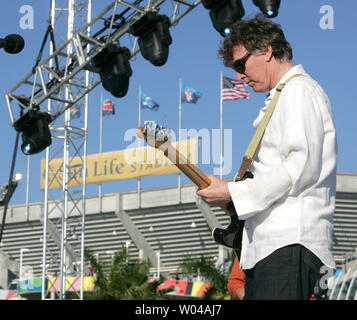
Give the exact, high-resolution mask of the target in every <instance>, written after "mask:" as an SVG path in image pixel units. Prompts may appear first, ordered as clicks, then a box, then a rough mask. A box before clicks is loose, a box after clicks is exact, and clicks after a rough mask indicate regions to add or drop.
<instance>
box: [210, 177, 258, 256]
mask: <svg viewBox="0 0 357 320" xmlns="http://www.w3.org/2000/svg"><path fill="white" fill-rule="evenodd" d="M247 178H249V179H252V178H253V174H252V173H251V172H250V171H246V172H245V174H244V176H243V178H242V179H241V180H245V179H247ZM225 210H227V211H229V213H230V214H229V215H230V219H231V221H230V223H229V225H228V226H227V228H225V229H223V228H215V229H214V230H213V231H212V237H213V239H214V240H215V241H216V242H217V243H218V244H221V245H223V246H226V247H229V248H232V249H234V251H235V253H236V255H237V257H238V260H240V254H241V251H242V237H243V229H244V220H239V219H238V216H237V213H236V211H235V209H234V204H233V202H232V201H230V202H229V203H228V204H227V205H226V206H225Z"/></svg>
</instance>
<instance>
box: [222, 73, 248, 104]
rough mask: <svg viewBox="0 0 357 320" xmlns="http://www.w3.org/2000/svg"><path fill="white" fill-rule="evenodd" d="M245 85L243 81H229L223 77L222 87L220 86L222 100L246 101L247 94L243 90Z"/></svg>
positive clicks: (229, 79)
mask: <svg viewBox="0 0 357 320" xmlns="http://www.w3.org/2000/svg"><path fill="white" fill-rule="evenodd" d="M245 87H246V84H245V83H244V82H243V81H239V80H235V79H231V78H228V77H224V76H223V86H222V99H223V101H226V100H237V99H241V98H243V99H248V98H249V95H250V94H249V92H248V91H247V90H246V89H245Z"/></svg>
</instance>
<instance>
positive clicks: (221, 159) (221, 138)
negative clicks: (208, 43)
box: [219, 71, 223, 179]
mask: <svg viewBox="0 0 357 320" xmlns="http://www.w3.org/2000/svg"><path fill="white" fill-rule="evenodd" d="M222 87H223V76H222V71H221V72H220V90H219V96H220V109H219V110H220V111H219V119H220V120H219V128H220V146H219V175H220V178H221V179H222V177H223V168H222V165H223V155H222V152H223V99H222Z"/></svg>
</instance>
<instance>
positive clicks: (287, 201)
mask: <svg viewBox="0 0 357 320" xmlns="http://www.w3.org/2000/svg"><path fill="white" fill-rule="evenodd" d="M296 73H299V74H303V76H299V77H295V78H293V79H292V80H290V82H288V84H287V85H286V86H285V87H284V89H283V91H282V92H281V95H280V98H279V100H278V102H277V105H276V107H275V110H274V113H273V115H272V117H271V119H270V121H269V123H268V125H267V128H266V130H265V133H264V136H263V138H262V141H261V144H260V147H259V149H258V150H257V153H256V156H255V158H254V161H253V164H252V168H251V170H252V172H253V173H254V178H253V179H246V180H244V181H240V182H229V183H228V188H229V191H230V194H231V197H232V200H233V203H234V206H235V209H236V212H237V214H238V217H239V219H242V220H245V227H244V232H243V240H242V253H241V259H240V264H241V267H242V269H250V268H253V267H254V265H255V264H256V263H257V262H258V261H260V260H261V259H263V258H265V257H266V256H268V255H269V254H271V253H272V252H273V251H275V250H276V249H279V248H281V247H284V246H286V245H289V244H293V243H299V244H302V245H303V246H305V247H306V248H307V249H309V250H310V251H312V252H313V253H314V254H315V255H316V256H317V257H319V258H320V260H321V261H322V262H323V263H324V264H325V265H326V266H328V267H331V268H335V262H334V259H333V254H332V232H333V214H334V210H335V197H336V162H337V145H336V132H335V126H334V122H333V117H332V111H331V105H330V102H329V99H328V97H327V95H326V94H325V92H324V91H323V89H322V88H321V87H320V85H319V84H318V83H317V82H316V81H315V80H313V79H312V78H311V77H310V76H309V75H308V74H307V73H306V72H305V70H304V69H303V67H302V65H297V66H294V67H293V68H291V69H290V70H289V71H288V72H287V73H286V74H285V75H284V76H283V77H282V79H281V80H280V81H279V83H278V84H277V86H278V85H279V84H280V83H282V82H284V81H285V80H287V79H288V78H289V77H290V76H292V75H293V74H296ZM275 91H276V87H275V88H273V89H272V90H271V91H270V95H269V97H268V98H267V99H266V101H265V103H266V106H265V107H264V108H262V109H261V110H260V113H259V116H258V118H257V119H256V120H255V121H254V123H253V126H254V127H257V126H258V124H259V122H260V121H261V120H262V118H263V116H264V113H265V110H266V109H267V105H269V103H270V101H271V99H272V97H273V96H274V94H275ZM277 272H278V270H277Z"/></svg>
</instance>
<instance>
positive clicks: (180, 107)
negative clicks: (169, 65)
mask: <svg viewBox="0 0 357 320" xmlns="http://www.w3.org/2000/svg"><path fill="white" fill-rule="evenodd" d="M181 91H182V79H181V78H179V128H178V134H179V139H178V140H179V143H180V141H181V113H182V99H181ZM177 195H178V202H179V203H181V172H179V173H178V174H177Z"/></svg>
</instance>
